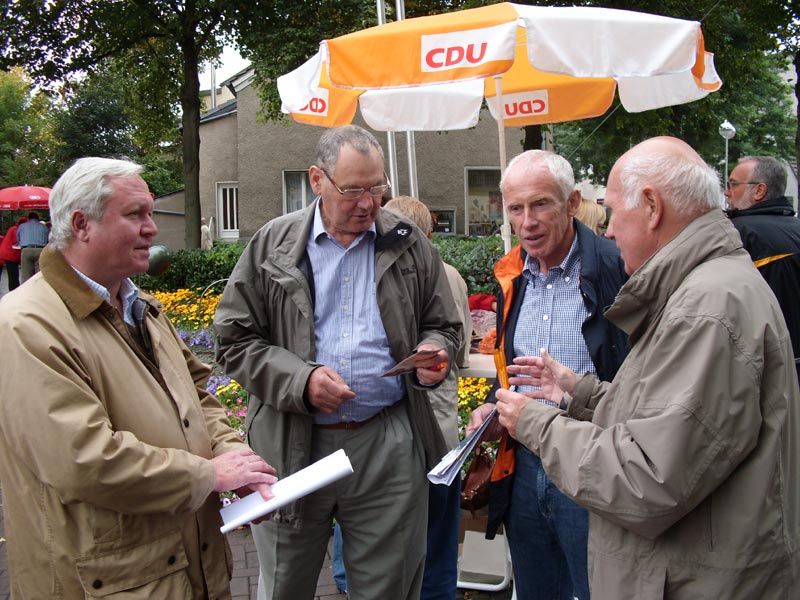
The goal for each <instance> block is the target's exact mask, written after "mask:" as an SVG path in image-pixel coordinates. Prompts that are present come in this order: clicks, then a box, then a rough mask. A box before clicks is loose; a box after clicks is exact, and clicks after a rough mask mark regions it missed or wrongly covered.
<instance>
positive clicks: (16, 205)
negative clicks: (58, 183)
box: [0, 185, 50, 210]
mask: <svg viewBox="0 0 800 600" xmlns="http://www.w3.org/2000/svg"><path fill="white" fill-rule="evenodd" d="M49 198H50V188H46V187H39V186H36V185H18V186H14V187H7V188H3V189H1V190H0V210H37V209H45V210H46V209H47V208H48V207H49V203H48V201H49Z"/></svg>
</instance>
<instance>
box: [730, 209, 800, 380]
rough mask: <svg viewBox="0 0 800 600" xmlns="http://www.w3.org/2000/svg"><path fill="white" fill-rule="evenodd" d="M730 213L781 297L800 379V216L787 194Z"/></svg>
mask: <svg viewBox="0 0 800 600" xmlns="http://www.w3.org/2000/svg"><path fill="white" fill-rule="evenodd" d="M727 213H728V216H729V217H730V219H731V222H732V223H733V226H734V227H736V229H737V230H738V231H739V235H741V236H742V244H743V245H744V249H745V250H747V252H748V253H749V254H750V257H751V258H752V259H753V263H754V264H755V266H756V267H757V268H758V271H759V272H760V273H761V275H762V277H764V279H765V280H766V281H767V283H768V284H769V287H770V288H772V292H773V293H774V294H775V297H776V298H777V299H778V304H780V306H781V311H783V318H784V319H785V320H786V326H787V327H788V328H789V337H790V338H791V340H792V349H793V350H794V357H795V367H796V369H797V371H798V377H799V378H800V365H798V364H797V361H798V359H799V358H800V219H798V218H796V217H795V216H794V214H795V212H794V208H793V207H792V204H791V203H790V202H789V200H788V199H787V198H785V197H784V196H781V197H780V198H774V199H772V200H765V201H763V202H759V203H757V204H754V205H753V206H751V207H750V208H746V209H744V210H735V209H734V210H728V211H727Z"/></svg>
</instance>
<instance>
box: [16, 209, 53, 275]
mask: <svg viewBox="0 0 800 600" xmlns="http://www.w3.org/2000/svg"><path fill="white" fill-rule="evenodd" d="M49 236H50V230H49V229H48V228H47V225H45V224H44V223H42V222H41V221H40V220H39V215H38V214H37V213H35V212H32V213H28V220H27V221H26V222H25V223H21V224H20V225H18V226H17V242H18V245H19V247H20V248H21V249H22V255H21V257H22V262H21V266H22V282H23V283H25V282H26V281H28V279H30V278H31V277H33V275H34V274H35V273H38V272H39V255H40V254H41V253H42V248H44V247H45V246H46V245H47V239H48V237H49Z"/></svg>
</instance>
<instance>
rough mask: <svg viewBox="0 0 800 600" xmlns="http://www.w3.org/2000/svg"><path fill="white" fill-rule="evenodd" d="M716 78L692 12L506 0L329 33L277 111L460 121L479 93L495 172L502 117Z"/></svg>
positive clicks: (680, 95) (403, 125)
mask: <svg viewBox="0 0 800 600" xmlns="http://www.w3.org/2000/svg"><path fill="white" fill-rule="evenodd" d="M365 57H367V58H365ZM721 85H722V83H721V81H720V79H719V77H718V76H717V73H716V71H715V70H714V62H713V55H712V54H711V53H709V52H706V50H705V47H704V44H703V35H702V31H701V29H700V24H699V23H698V22H696V21H685V20H681V19H673V18H670V17H662V16H657V15H650V14H646V13H638V12H631V11H623V10H614V9H605V8H591V7H564V8H562V7H539V6H525V5H517V4H510V3H502V4H494V5H490V6H484V7H480V8H475V9H469V10H463V11H458V12H452V13H444V14H439V15H432V16H428V17H418V18H414V19H407V20H403V21H396V22H393V23H388V24H385V25H380V26H377V27H372V28H369V29H365V30H362V31H358V32H355V33H351V34H348V35H344V36H341V37H338V38H334V39H330V40H325V41H323V42H322V43H321V45H320V51H319V52H318V53H317V54H316V55H315V56H314V57H312V58H311V59H310V60H309V61H307V62H306V63H305V64H304V65H302V66H301V67H300V68H298V69H296V70H295V71H292V72H291V73H289V74H287V75H284V76H283V77H280V78H279V79H278V89H279V92H280V94H281V100H282V103H283V110H284V112H286V113H289V114H290V115H291V116H292V118H294V119H295V120H297V121H300V122H304V123H311V124H316V125H322V126H326V127H333V126H338V125H344V124H347V123H349V122H350V121H352V119H353V116H354V115H355V111H356V107H357V106H358V107H360V109H361V114H362V116H363V117H364V120H365V121H366V123H367V124H368V125H369V126H370V127H372V128H373V129H376V130H381V131H428V130H434V131H439V130H448V129H464V128H468V127H472V126H474V125H475V124H476V123H477V121H478V118H479V114H480V109H481V106H482V103H483V101H484V99H485V100H486V102H487V104H488V106H489V109H490V110H491V112H492V115H493V116H494V118H495V119H496V120H497V121H498V132H499V137H500V166H501V169H503V170H504V169H505V166H506V159H505V134H504V126H505V125H515V126H522V125H531V124H540V123H555V122H561V121H569V120H575V119H581V118H588V117H595V116H598V115H601V114H603V113H605V112H606V111H607V110H608V108H609V107H610V105H611V103H612V102H613V99H614V95H615V91H618V92H619V97H620V102H621V104H622V105H623V106H624V107H625V108H626V110H628V111H630V112H640V111H644V110H650V109H654V108H660V107H664V106H672V105H675V104H683V103H686V102H691V101H694V100H698V99H700V98H703V97H705V96H706V95H708V94H709V93H710V92H712V91H715V90H717V89H719V88H720V86H721ZM503 216H504V238H505V239H506V240H507V244H506V245H507V246H508V241H509V240H510V231H509V230H508V225H507V222H505V221H506V220H505V217H506V215H505V214H504V215H503Z"/></svg>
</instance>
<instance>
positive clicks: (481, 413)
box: [467, 402, 503, 442]
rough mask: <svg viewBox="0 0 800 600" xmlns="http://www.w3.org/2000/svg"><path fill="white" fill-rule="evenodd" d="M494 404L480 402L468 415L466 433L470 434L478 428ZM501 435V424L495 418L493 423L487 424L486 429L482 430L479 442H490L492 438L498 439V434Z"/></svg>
mask: <svg viewBox="0 0 800 600" xmlns="http://www.w3.org/2000/svg"><path fill="white" fill-rule="evenodd" d="M494 406H495V405H494V404H492V403H491V402H487V403H486V404H481V405H480V406H479V407H477V408H476V409H475V410H473V411H472V413H471V414H470V416H469V423H468V424H467V435H470V434H471V433H472V432H473V431H475V430H476V429H478V427H480V426H481V425H483V422H484V421H485V420H486V417H488V416H489V413H490V412H492V410H493V409H494ZM501 435H503V426H502V425H500V423H499V422H498V421H497V420H495V422H494V423H492V424H491V425H489V426H488V427H487V428H486V431H484V432H483V435H482V436H481V439H480V440H479V441H481V442H492V441H494V440H499V439H500V436H501Z"/></svg>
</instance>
